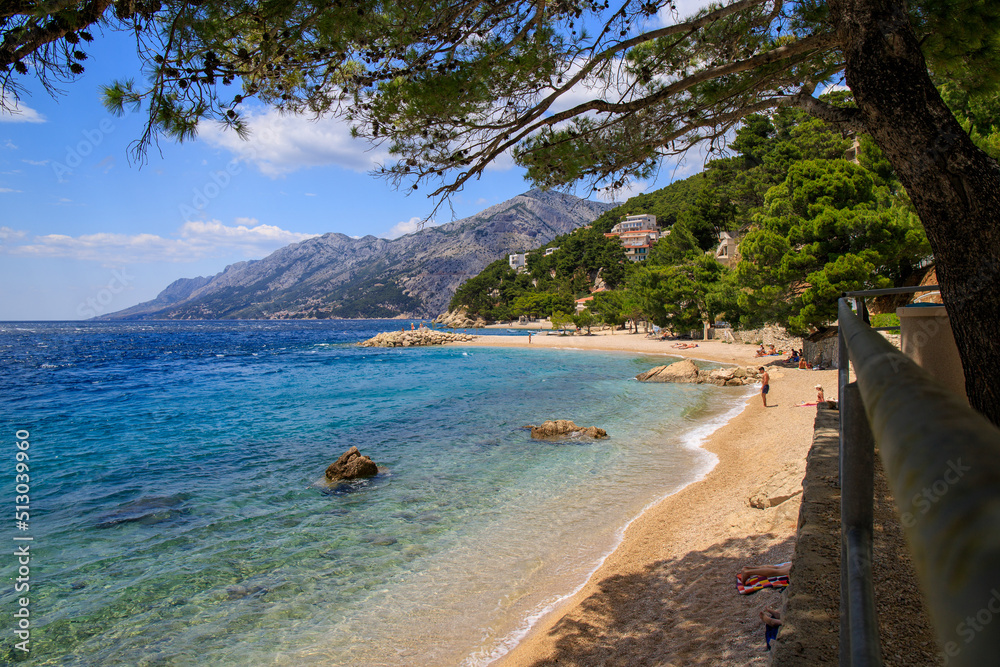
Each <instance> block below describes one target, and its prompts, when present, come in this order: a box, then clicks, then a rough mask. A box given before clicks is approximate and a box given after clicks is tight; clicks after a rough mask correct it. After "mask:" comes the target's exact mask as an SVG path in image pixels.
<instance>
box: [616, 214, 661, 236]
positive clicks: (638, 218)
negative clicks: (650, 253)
mask: <svg viewBox="0 0 1000 667" xmlns="http://www.w3.org/2000/svg"><path fill="white" fill-rule="evenodd" d="M659 228H660V226H659V225H658V224H656V216H655V215H653V214H652V213H638V214H636V215H628V216H625V219H624V220H622V221H621V222H619V223H618V224H617V225H615V226H614V227H612V228H611V233H612V234H616V235H617V234H621V233H622V232H636V231H639V230H643V229H656V230H659Z"/></svg>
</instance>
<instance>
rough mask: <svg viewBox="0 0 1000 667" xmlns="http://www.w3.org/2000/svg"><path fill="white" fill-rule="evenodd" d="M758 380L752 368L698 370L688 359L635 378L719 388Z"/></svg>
mask: <svg viewBox="0 0 1000 667" xmlns="http://www.w3.org/2000/svg"><path fill="white" fill-rule="evenodd" d="M775 377H779V376H775ZM759 378H760V373H759V372H758V371H757V369H756V368H754V367H752V366H747V367H746V368H741V367H739V366H737V367H736V368H717V369H715V370H712V371H707V370H701V369H699V368H698V367H697V366H696V365H695V363H694V362H693V361H691V360H690V359H684V360H682V361H678V362H675V363H672V364H669V365H667V366H657V367H656V368H651V369H650V370H648V371H646V372H645V373H639V374H638V375H636V376H635V379H636V380H638V381H639V382H691V383H694V384H717V385H719V386H720V387H722V386H725V387H739V386H742V385H745V384H753V383H755V382H757V380H758V379H759Z"/></svg>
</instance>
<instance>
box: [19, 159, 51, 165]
mask: <svg viewBox="0 0 1000 667" xmlns="http://www.w3.org/2000/svg"><path fill="white" fill-rule="evenodd" d="M21 162H25V163H27V164H30V165H31V166H33V167H44V166H45V165H47V164H48V163H49V161H48V160H28V159H22V160H21Z"/></svg>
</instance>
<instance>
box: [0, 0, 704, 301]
mask: <svg viewBox="0 0 1000 667" xmlns="http://www.w3.org/2000/svg"><path fill="white" fill-rule="evenodd" d="M696 7H697V0H690V4H688V5H687V6H686V7H683V8H682V11H684V10H686V9H690V10H691V11H693V10H694V9H695V8H696ZM668 20H669V19H668ZM88 54H89V56H90V57H89V59H88V60H87V61H86V62H85V63H84V65H85V66H86V71H85V72H84V74H83V75H82V76H80V77H79V78H77V79H75V80H74V81H72V82H68V83H65V84H62V85H61V86H60V89H61V91H62V94H58V95H56V96H54V97H53V96H51V95H50V94H49V93H48V92H46V91H45V90H44V89H42V88H41V86H40V85H39V84H37V83H36V82H34V81H32V80H30V79H27V78H25V79H23V83H24V85H25V88H26V94H22V95H21V99H20V101H19V103H18V109H17V113H14V114H9V113H0V286H2V289H0V321H19V320H20V321H23V320H80V319H88V318H90V317H94V316H96V315H101V314H105V313H110V312H114V311H117V310H121V309H123V308H127V307H129V306H133V305H135V304H137V303H141V302H143V301H148V300H150V299H153V298H155V297H156V295H157V294H159V292H160V291H162V290H163V289H164V288H165V287H167V285H169V284H170V283H172V282H173V281H175V280H177V279H179V278H193V277H196V276H204V275H214V274H216V273H218V272H220V271H222V270H223V269H224V268H225V267H226V266H228V265H229V264H232V263H234V262H238V261H243V260H248V259H259V258H262V257H265V256H267V255H268V254H270V253H271V252H273V251H274V250H277V249H278V248H281V247H284V246H286V245H288V244H290V243H296V242H298V241H302V240H304V239H306V238H309V237H312V236H317V235H321V234H325V233H328V232H340V233H343V234H347V235H349V236H364V235H366V234H371V235H374V236H379V237H383V238H396V237H398V236H401V235H403V234H406V233H411V232H413V231H415V230H416V228H417V223H418V222H419V221H420V220H421V219H423V218H425V217H427V216H428V215H429V214H430V213H431V211H432V209H433V204H432V203H431V201H430V200H429V199H427V198H426V196H424V195H423V194H420V193H419V191H418V192H417V193H414V194H412V195H410V196H407V195H406V194H405V193H404V192H403V191H397V190H394V189H393V188H392V186H391V185H389V184H388V183H386V182H385V181H383V180H381V179H378V178H375V177H374V176H371V175H370V173H369V172H370V170H371V169H373V168H375V167H377V166H378V165H379V164H381V163H383V162H384V163H389V161H390V160H389V158H388V156H387V155H386V154H385V153H384V151H382V150H381V149H378V148H373V147H371V146H370V145H368V144H365V143H363V142H361V141H359V140H354V139H351V138H350V135H349V128H348V126H347V125H346V124H345V123H343V122H341V121H337V120H335V119H332V118H323V119H319V120H314V119H311V118H309V117H305V116H290V115H286V116H282V115H279V114H278V113H277V112H275V111H273V110H268V109H264V108H261V109H258V110H257V111H256V112H255V113H254V114H253V115H252V117H251V128H252V130H253V133H252V137H251V139H250V140H249V141H243V140H241V139H239V138H238V137H237V136H236V135H235V133H232V132H227V131H223V130H220V129H218V128H217V127H216V126H214V125H207V126H203V127H202V128H200V129H199V133H198V136H197V137H196V138H195V139H194V140H191V141H186V142H184V143H176V142H174V141H173V140H171V139H161V140H160V141H159V144H158V146H153V147H152V148H151V149H150V150H149V153H148V159H147V161H146V163H145V164H135V163H130V161H129V150H128V149H129V145H130V144H131V143H132V142H134V141H135V140H136V139H138V138H139V137H140V136H141V134H142V123H143V116H142V114H141V113H138V114H127V115H126V116H124V117H117V116H114V115H112V114H111V113H110V112H108V111H107V110H106V109H105V108H104V106H103V105H102V103H101V94H100V87H101V86H102V85H107V84H110V83H112V82H113V81H114V80H115V79H127V78H137V77H138V75H139V64H138V61H137V59H136V57H135V50H134V45H131V44H130V43H129V41H128V38H127V36H126V35H123V34H119V33H112V32H105V33H104V35H103V36H101V35H99V34H95V41H94V42H93V43H92V44H91V45H90V46H89V47H88ZM697 170H700V163H699V164H697V165H695V168H692V166H691V165H688V166H687V167H686V168H684V169H683V170H678V169H676V168H666V169H664V170H661V173H662V174H664V175H663V176H661V177H660V178H659V179H658V181H657V182H655V183H636V184H633V185H632V186H631V188H630V189H629V190H628V191H626V192H623V193H620V194H618V195H617V198H618V200H619V201H622V200H624V199H627V198H628V196H630V195H631V194H635V193H638V192H641V191H643V190H644V189H647V188H651V189H655V188H659V187H663V186H665V185H667V184H668V183H669V182H670V181H671V180H673V179H674V178H678V177H682V176H686V175H689V174H690V173H693V172H694V171H697ZM529 189H531V185H530V183H528V182H527V181H525V180H524V171H523V170H522V169H521V168H519V167H517V166H515V165H513V164H512V163H511V162H510V161H505V162H503V163H501V164H498V165H497V166H495V167H492V168H490V169H488V170H487V171H486V173H485V175H484V176H483V177H482V178H481V179H480V180H479V181H476V182H473V183H471V184H469V185H467V186H466V188H465V189H464V191H463V192H461V193H459V194H458V195H456V196H453V197H452V200H451V208H449V207H448V206H444V207H442V208H441V209H439V211H438V213H437V214H436V216H435V218H434V219H433V220H431V221H429V223H428V224H441V223H445V222H449V221H450V220H453V219H459V218H463V217H466V216H470V215H474V214H476V213H478V212H479V211H481V210H483V209H484V208H487V207H489V206H492V205H494V204H498V203H500V202H502V201H505V200H507V199H510V198H511V197H514V196H516V195H518V194H520V193H522V192H526V191H527V190H529ZM579 194H580V195H581V196H584V195H585V194H586V193H585V189H584V188H581V189H580V193H579Z"/></svg>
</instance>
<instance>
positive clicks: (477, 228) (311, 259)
mask: <svg viewBox="0 0 1000 667" xmlns="http://www.w3.org/2000/svg"><path fill="white" fill-rule="evenodd" d="M611 208H614V205H613V204H604V203H599V202H593V201H589V200H585V199H580V198H578V197H574V196H572V195H567V194H562V193H556V192H545V191H542V190H531V191H529V192H526V193H524V194H522V195H518V196H517V197H513V198H512V199H508V200H507V201H505V202H503V203H501V204H497V205H495V206H491V207H490V208H487V209H486V210H484V211H482V212H481V213H478V214H476V215H473V216H470V217H468V218H463V219H461V220H456V221H454V222H450V223H447V224H443V225H439V226H436V227H429V228H425V229H423V230H421V231H419V232H415V233H413V234H408V235H406V236H403V237H400V238H397V239H391V240H389V239H382V238H377V237H375V236H364V237H361V238H352V237H349V236H345V235H344V234H337V233H330V234H324V235H322V236H317V237H313V238H310V239H306V240H305V241H302V242H300V243H294V244H292V245H289V246H286V247H284V248H281V249H279V250H276V251H275V252H273V253H271V254H270V255H268V256H267V257H265V258H264V259H260V260H252V261H246V262H238V263H236V264H232V265H230V266H227V267H226V268H225V270H223V271H222V272H221V273H218V274H216V275H214V276H210V277H198V278H182V279H180V280H177V281H175V282H173V283H171V284H170V285H169V286H168V287H167V288H166V289H164V290H163V291H162V292H160V294H159V295H157V297H156V298H155V299H153V300H152V301H147V302H145V303H141V304H138V305H136V306H132V307H131V308H126V309H125V310H121V311H118V312H116V313H110V314H107V315H103V316H101V318H100V319H104V320H136V319H289V318H316V319H325V318H361V317H368V318H391V317H412V318H430V317H434V316H436V315H438V314H440V313H442V312H444V311H445V310H446V309H447V307H448V302H449V301H450V300H451V297H452V295H453V294H454V293H455V289H456V288H457V287H458V286H459V285H460V284H461V283H462V282H463V281H464V280H467V279H468V278H471V277H473V276H475V275H477V274H478V273H479V272H480V271H482V270H483V269H484V268H485V267H486V266H487V265H488V264H490V263H491V262H493V261H495V260H497V259H500V258H501V257H505V256H506V255H508V254H511V253H515V252H524V251H525V250H527V249H531V248H537V247H538V246H540V245H543V244H545V243H548V242H549V241H551V240H552V239H554V238H555V237H556V236H559V235H560V234H566V233H568V232H570V231H572V230H574V229H576V228H577V227H581V226H583V225H585V224H588V223H590V222H592V221H593V220H594V219H595V218H597V216H599V215H600V214H601V213H603V212H604V211H606V210H609V209H611Z"/></svg>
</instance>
